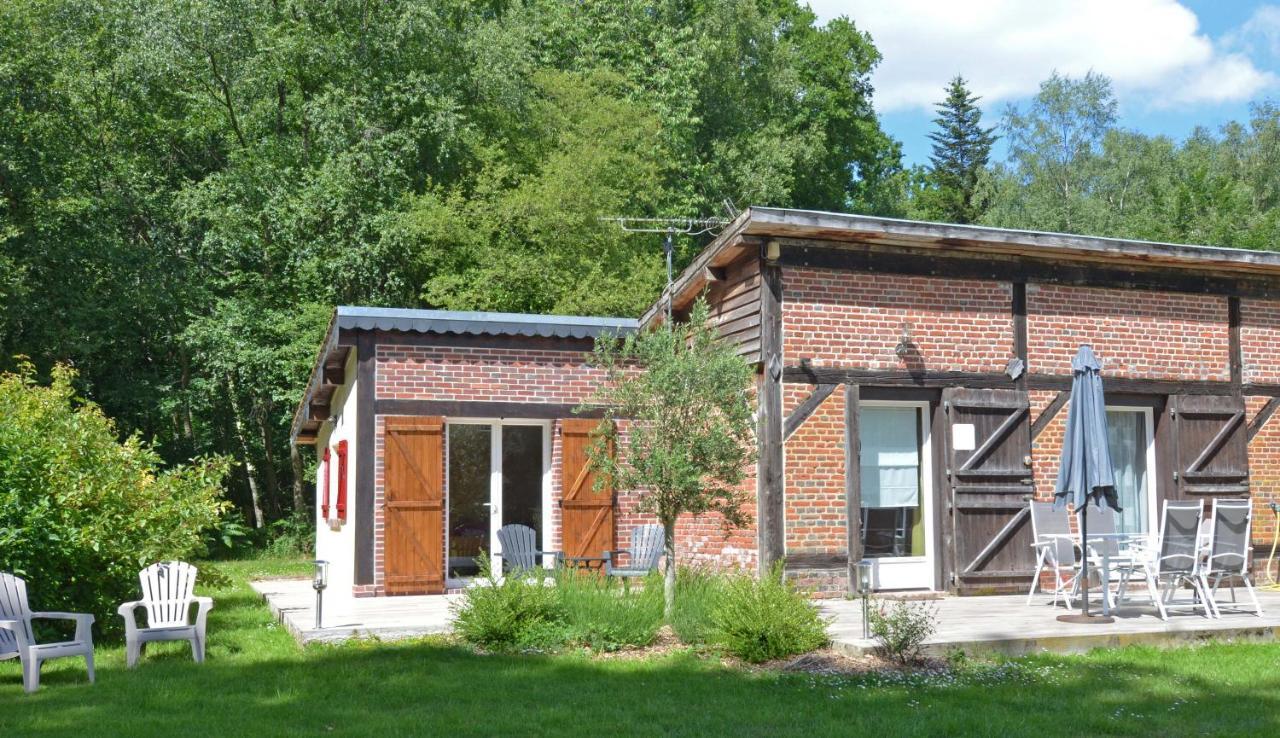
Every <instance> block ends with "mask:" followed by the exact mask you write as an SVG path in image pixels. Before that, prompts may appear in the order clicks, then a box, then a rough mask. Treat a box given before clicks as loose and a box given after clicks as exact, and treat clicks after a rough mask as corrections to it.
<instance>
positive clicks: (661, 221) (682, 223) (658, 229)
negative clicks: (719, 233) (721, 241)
mask: <svg viewBox="0 0 1280 738" xmlns="http://www.w3.org/2000/svg"><path fill="white" fill-rule="evenodd" d="M725 208H726V210H727V211H728V212H729V213H730V215H731V216H732V215H736V214H737V213H736V212H735V211H734V208H733V207H732V206H731V205H730V204H729V203H728V202H727V201H726V202H725ZM600 220H602V221H607V222H610V223H616V224H618V227H619V228H621V229H622V230H624V231H626V232H627V233H661V234H663V238H662V253H663V254H664V255H665V256H666V259H667V289H666V293H665V296H664V299H665V300H666V303H667V320H671V299H672V296H671V287H672V284H673V282H674V281H675V272H674V267H673V265H672V255H673V254H674V252H675V237H676V235H677V234H679V235H682V236H701V235H704V234H707V233H711V232H713V231H716V230H719V229H720V228H723V227H724V226H725V225H726V224H728V222H729V221H728V219H725V218H629V217H625V216H617V217H607V218H601V219H600Z"/></svg>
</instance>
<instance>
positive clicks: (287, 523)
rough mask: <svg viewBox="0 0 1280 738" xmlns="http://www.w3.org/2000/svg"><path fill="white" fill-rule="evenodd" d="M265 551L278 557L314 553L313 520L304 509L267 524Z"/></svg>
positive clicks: (314, 535) (314, 534)
mask: <svg viewBox="0 0 1280 738" xmlns="http://www.w3.org/2000/svg"><path fill="white" fill-rule="evenodd" d="M265 552H266V554H267V555H268V556H273V557H280V558H284V557H292V556H310V555H311V554H314V553H315V552H316V528H315V521H314V520H312V519H311V516H310V515H309V514H307V512H305V511H304V512H302V513H295V514H293V515H291V516H290V517H287V518H283V519H281V520H277V521H275V522H273V523H272V524H271V525H270V526H268V531H267V545H266V548H265Z"/></svg>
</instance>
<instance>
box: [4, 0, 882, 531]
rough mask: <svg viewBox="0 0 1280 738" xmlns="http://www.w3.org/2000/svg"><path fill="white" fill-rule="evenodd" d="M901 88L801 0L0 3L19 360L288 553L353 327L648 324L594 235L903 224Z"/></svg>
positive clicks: (655, 252) (633, 278) (12, 308)
mask: <svg viewBox="0 0 1280 738" xmlns="http://www.w3.org/2000/svg"><path fill="white" fill-rule="evenodd" d="M878 60H879V55H878V53H877V52H876V50H875V48H874V46H873V45H872V43H871V40H870V38H869V37H868V36H867V35H866V34H865V33H863V32H861V31H860V30H858V29H857V28H856V27H855V26H854V24H853V23H851V22H849V21H847V20H843V19H838V20H835V21H832V22H829V23H827V24H825V25H819V24H818V23H817V22H816V20H815V16H814V15H813V13H812V12H811V11H810V10H809V9H808V8H807V7H805V6H804V5H803V4H802V3H799V2H796V1H795V0H783V1H781V2H773V1H772V0H771V1H769V2H764V1H763V0H712V1H711V2H699V3H688V2H684V1H683V0H643V1H640V2H626V3H619V2H613V1H612V0H588V1H586V2H574V3H566V2H561V1H560V0H531V1H530V2H521V3H507V2H471V1H470V0H430V1H429V2H418V1H416V0H389V1H388V2H379V3H373V4H370V3H363V2H354V1H352V0H338V1H337V2H327V3H306V2H298V1H297V0H218V1H216V2H215V1H213V0H156V1H155V2H146V3H139V2H135V1H133V0H102V1H101V2H93V3H84V2H80V0H11V1H9V2H4V3H0V357H7V356H10V355H12V354H15V353H24V354H27V355H29V356H31V357H33V361H34V362H35V364H36V365H37V367H38V369H39V370H40V371H41V372H42V373H44V374H47V373H48V372H49V371H50V368H51V367H52V366H53V365H54V364H55V363H56V362H58V361H71V362H74V364H75V366H77V367H78V368H80V370H81V373H80V375H79V379H78V384H77V389H78V390H79V391H80V392H81V393H83V394H84V395H85V396H87V397H90V398H92V399H93V400H94V401H95V402H97V403H99V404H100V405H101V406H102V407H103V408H104V410H105V411H106V412H107V414H108V415H109V416H111V417H113V418H116V419H117V420H118V422H119V424H120V428H121V430H122V431H123V432H124V433H125V434H128V433H132V432H135V431H137V432H140V433H141V434H142V435H143V436H144V437H147V438H151V439H154V440H155V443H156V448H157V450H158V452H159V453H160V454H161V455H162V456H163V457H164V459H165V460H166V461H167V462H171V463H172V462H180V461H183V460H185V459H188V458H190V457H192V456H197V455H201V454H222V455H229V456H233V457H234V458H235V459H236V460H237V461H238V462H239V463H238V464H237V465H236V467H235V470H234V472H233V475H232V477H231V478H230V481H229V488H230V492H231V496H232V499H233V501H234V502H235V503H236V508H237V511H238V512H239V514H240V515H241V516H242V517H243V518H245V520H246V521H248V522H249V524H251V525H253V526H254V527H255V528H258V529H264V528H265V527H266V524H267V523H268V522H269V521H270V520H274V519H281V518H286V517H288V516H289V515H290V514H292V513H293V512H297V511H298V510H296V508H305V507H306V506H307V495H306V491H305V489H303V487H302V486H301V485H300V484H299V485H297V486H295V485H294V484H292V483H293V482H296V481H297V478H298V477H299V476H301V475H302V474H303V473H304V472H305V469H304V468H300V467H301V465H300V464H298V463H297V462H296V461H294V460H293V459H291V458H290V456H289V450H288V447H287V433H288V429H289V421H290V415H291V412H292V409H293V408H294V407H296V405H297V403H298V401H299V397H300V394H301V391H302V388H303V386H304V381H305V377H306V373H307V371H308V370H309V369H310V366H311V362H312V359H313V358H314V352H315V348H316V346H317V344H318V343H319V341H320V337H321V335H322V333H323V330H324V327H325V324H326V321H327V319H328V317H329V315H330V314H331V311H332V307H333V305H335V304H353V303H358V304H373V305H394V306H399V307H416V306H421V307H447V308H454V309H494V310H534V311H551V312H580V313H588V314H600V313H611V314H636V313H638V312H639V311H640V310H641V309H643V307H645V306H646V305H647V304H648V303H649V301H650V300H651V299H653V297H655V296H656V295H657V294H658V292H659V290H660V288H661V285H662V283H663V281H662V280H663V266H662V255H661V251H660V249H659V248H657V244H656V242H655V241H654V240H653V239H649V238H645V237H637V236H626V235H624V234H622V233H621V231H620V230H618V229H617V228H616V227H613V226H610V225H608V224H604V223H601V222H600V220H599V218H600V217H601V216H611V215H637V216H646V215H648V216H654V215H689V216H694V215H715V214H722V213H723V203H724V202H725V201H728V202H730V203H733V204H735V205H736V206H737V207H741V206H744V205H747V204H751V203H760V204H768V205H796V206H804V207H811V208H827V209H839V210H843V209H847V208H850V207H852V208H855V209H860V210H869V211H877V212H889V211H890V210H892V209H893V207H894V206H895V205H896V202H895V199H894V198H895V197H896V195H895V194H894V193H895V189H894V187H895V186H896V182H897V179H896V178H897V176H898V159H899V156H898V148H897V146H896V144H895V143H894V142H893V141H891V140H890V139H889V138H888V137H887V136H885V134H884V133H883V131H881V130H880V127H879V123H878V120H877V118H876V115H875V112H874V110H873V109H872V107H871V88H870V84H869V76H870V73H871V71H872V69H873V68H874V66H875V64H876V63H877V62H878ZM699 246H700V243H699V242H695V241H694V240H691V239H683V240H682V241H681V242H680V244H679V253H678V261H679V264H683V263H687V261H688V260H689V259H691V258H692V255H693V254H694V252H695V251H696V250H697V249H698V247H699ZM4 361H5V360H4V359H0V362H4ZM2 368H4V366H3V364H2V363H0V369H2Z"/></svg>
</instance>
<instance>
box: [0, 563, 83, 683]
mask: <svg viewBox="0 0 1280 738" xmlns="http://www.w3.org/2000/svg"><path fill="white" fill-rule="evenodd" d="M32 620H74V621H75V623H76V633H75V635H74V636H73V637H72V639H71V640H69V641H60V642H58V643H36V638H35V633H34V632H33V631H32V629H31V621H32ZM92 625H93V616H92V615H89V614H86V613H78V612H31V608H30V607H28V605H27V583H26V582H25V581H23V580H22V579H20V578H19V577H15V576H14V575H12V574H5V573H3V572H0V661H3V660H5V659H13V658H16V659H18V660H19V661H21V662H22V688H23V689H24V690H26V692H27V693H28V694H30V693H32V692H34V691H36V690H37V689H39V688H40V664H41V662H44V661H48V660H49V659H56V658H61V657H63V656H83V657H84V664H85V667H86V668H87V669H88V671H89V683H90V684H93V633H92V632H91V630H90V628H91V626H92Z"/></svg>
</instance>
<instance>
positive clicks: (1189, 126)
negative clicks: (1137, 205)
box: [809, 0, 1280, 164]
mask: <svg viewBox="0 0 1280 738" xmlns="http://www.w3.org/2000/svg"><path fill="white" fill-rule="evenodd" d="M809 4H810V6H811V7H812V8H813V9H814V11H815V12H816V13H817V14H818V16H819V18H820V19H822V20H824V21H825V20H829V19H831V18H833V17H836V16H839V15H845V16H848V17H849V18H851V19H852V20H853V21H854V23H855V24H856V25H857V26H858V27H859V28H860V29H862V30H864V31H867V32H869V33H870V34H871V36H872V38H873V40H874V41H875V44H876V47H877V48H879V49H880V52H881V54H882V55H883V56H884V61H883V62H881V64H880V67H879V68H878V69H877V70H876V72H875V74H874V75H873V77H872V82H873V84H874V85H875V88H876V98H875V102H876V109H877V110H878V111H879V112H880V115H881V121H882V124H883V125H884V127H885V129H886V130H887V131H888V132H889V133H890V135H892V136H893V137H894V138H896V139H898V140H899V141H901V142H902V146H903V154H904V158H905V159H906V161H907V163H909V164H910V163H922V164H923V163H927V162H928V158H929V140H928V139H927V137H926V136H927V134H928V133H929V131H930V130H931V128H932V124H931V121H932V118H933V112H932V103H933V102H934V101H936V100H937V99H939V98H941V97H942V94H943V87H944V86H945V85H946V83H947V81H948V80H949V79H950V78H951V77H952V76H954V75H955V74H957V73H959V74H963V75H964V76H965V77H966V78H968V79H969V81H970V86H971V88H972V89H973V91H974V92H975V93H977V94H978V95H981V96H982V97H983V102H982V105H983V108H984V111H985V114H986V116H987V120H988V121H989V123H990V124H992V125H994V124H996V123H997V122H998V121H999V116H1000V113H1001V111H1003V110H1004V109H1005V107H1006V106H1007V105H1009V104H1014V105H1022V104H1025V102H1026V101H1027V100H1028V99H1029V98H1030V97H1031V96H1033V95H1034V94H1035V92H1036V89H1037V87H1038V85H1039V82H1040V81H1041V80H1043V79H1044V78H1046V77H1048V76H1049V74H1050V73H1051V72H1052V71H1054V70H1058V71H1059V72H1062V73H1064V74H1068V75H1070V76H1080V75H1083V74H1085V73H1086V72H1087V71H1089V70H1091V69H1092V70H1094V71H1097V72H1100V73H1102V74H1105V75H1107V76H1108V77H1110V78H1111V79H1112V80H1113V83H1114V87H1115V92H1116V98H1117V100H1118V101H1119V103H1120V124H1121V125H1122V126H1125V127H1127V128H1133V129H1136V130H1140V131H1143V132H1146V133H1151V134H1164V135H1168V136H1172V137H1174V138H1182V137H1185V136H1186V135H1187V134H1188V133H1190V132H1191V131H1192V130H1193V129H1194V128H1195V127H1196V126H1208V127H1211V128H1216V127H1217V126H1219V125H1221V124H1222V123H1225V122H1227V121H1230V120H1246V119H1247V118H1248V115H1249V104H1250V102H1253V101H1261V100H1268V99H1275V100H1280V2H1275V3H1268V2H1244V1H1242V0H1219V1H1218V2H1212V1H1211V0H1034V1H1029V0H966V2H956V1H955V0H809ZM997 154H998V155H999V156H1003V152H1002V151H997Z"/></svg>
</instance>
